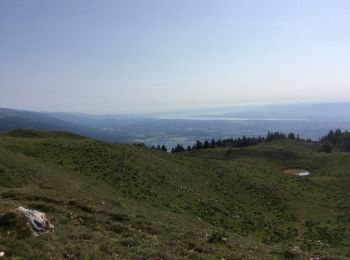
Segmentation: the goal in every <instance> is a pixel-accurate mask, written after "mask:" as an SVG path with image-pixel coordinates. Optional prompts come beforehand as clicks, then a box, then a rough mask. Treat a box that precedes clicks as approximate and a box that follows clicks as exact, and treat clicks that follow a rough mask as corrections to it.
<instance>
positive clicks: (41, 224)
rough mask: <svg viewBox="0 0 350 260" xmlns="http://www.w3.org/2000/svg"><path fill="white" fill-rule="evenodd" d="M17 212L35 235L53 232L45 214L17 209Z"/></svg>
mask: <svg viewBox="0 0 350 260" xmlns="http://www.w3.org/2000/svg"><path fill="white" fill-rule="evenodd" d="M17 212H19V213H20V214H21V215H22V216H23V217H24V218H25V220H26V221H27V223H28V224H29V225H30V226H31V227H32V229H33V231H34V232H36V233H46V232H53V231H54V226H53V225H52V224H51V223H50V221H49V220H48V219H47V218H46V215H45V213H42V212H40V211H36V210H31V209H26V208H23V207H18V208H17Z"/></svg>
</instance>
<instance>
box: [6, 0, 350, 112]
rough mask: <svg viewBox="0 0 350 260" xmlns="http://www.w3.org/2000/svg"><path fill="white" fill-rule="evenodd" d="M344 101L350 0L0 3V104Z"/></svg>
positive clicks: (348, 82)
mask: <svg viewBox="0 0 350 260" xmlns="http://www.w3.org/2000/svg"><path fill="white" fill-rule="evenodd" d="M346 100H350V1H348V0H343V1H340V0H339V1H338V0H323V1H322V0H300V1H298V0H283V1H282V0H276V1H267V0H256V1H253V0H227V1H224V0H211V1H209V0H172V1H170V0H139V1H136V0H135V1H133V0H123V1H117V0H111V1H107V0H98V1H97V0H94V1H88V0H80V1H79V0H57V1H48V0H41V1H37V0H22V1H19V0H1V1H0V107H13V108H22V109H32V110H46V111H81V112H95V113H118V112H135V111H159V110H167V109H174V108H175V109H176V108H185V107H192V106H193V107H196V106H218V105H236V104H254V103H271V102H272V103H274V102H279V103H281V102H301V101H346Z"/></svg>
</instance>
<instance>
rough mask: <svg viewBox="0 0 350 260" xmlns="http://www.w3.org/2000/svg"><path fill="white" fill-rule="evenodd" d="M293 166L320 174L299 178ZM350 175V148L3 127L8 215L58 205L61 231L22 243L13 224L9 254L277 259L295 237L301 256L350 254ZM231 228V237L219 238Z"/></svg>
mask: <svg viewBox="0 0 350 260" xmlns="http://www.w3.org/2000/svg"><path fill="white" fill-rule="evenodd" d="M288 168H303V169H307V170H310V171H311V172H312V175H311V176H309V177H303V178H301V177H294V176H287V175H285V174H283V170H285V169H288ZM349 171H350V154H344V153H334V154H330V155H328V154H321V153H318V152H317V147H314V145H313V144H305V143H297V142H291V141H289V142H288V141H284V142H274V143H270V144H261V145H258V146H255V147H249V148H241V149H231V150H228V149H223V148H222V149H221V148H220V149H211V150H201V151H194V152H189V153H187V152H186V153H181V154H174V155H170V154H167V153H163V152H160V151H155V150H149V149H147V148H142V147H136V146H130V145H122V144H109V143H104V142H99V141H95V140H91V139H86V138H81V137H78V136H74V135H70V134H67V133H48V132H38V131H17V132H12V133H10V134H3V135H1V136H0V196H1V197H0V200H1V201H2V203H3V205H4V206H3V207H1V208H0V213H6V212H8V211H10V210H12V209H14V208H15V207H17V206H19V205H23V206H27V207H31V208H37V209H39V210H42V211H45V212H48V214H49V216H50V218H52V220H53V222H54V224H55V225H56V232H55V234H54V235H47V236H41V237H39V238H35V239H34V238H31V237H29V238H25V239H19V238H18V237H17V238H16V236H18V234H17V235H16V233H15V232H14V231H11V230H10V232H9V233H8V231H9V230H7V229H5V228H2V229H0V251H5V252H6V253H7V255H13V256H21V255H22V256H33V257H38V256H40V257H43V256H47V257H56V258H58V257H61V256H65V257H67V258H69V257H71V258H74V257H77V258H82V257H85V258H88V257H91V258H96V257H111V256H112V257H117V256H118V257H129V258H134V257H135V256H140V255H143V256H145V257H146V258H165V259H168V258H169V259H172V258H184V257H186V258H190V257H192V258H195V259H197V258H201V257H202V258H213V259H217V258H225V259H235V258H239V257H243V258H256V259H261V258H266V259H272V258H280V257H282V256H283V255H285V256H288V255H293V254H294V253H292V251H291V250H289V249H287V247H284V246H277V245H287V246H290V247H293V246H298V247H300V248H301V249H303V251H304V252H305V254H304V255H303V253H300V257H303V256H305V255H307V254H320V255H334V256H337V255H338V256H342V257H346V256H349V254H350V247H349V246H350V245H349V239H348V237H349V226H350V225H349V224H350V218H349V213H350V203H349V202H348V200H347V197H348V195H349V192H348V187H349V184H350V172H349ZM222 229H225V230H226V234H224V235H222V236H223V237H225V238H227V241H226V242H216V243H210V242H208V236H209V237H211V235H212V234H213V233H215V232H221V230H222ZM219 237H220V236H219ZM209 240H210V239H209ZM324 244H327V245H324ZM279 252H281V254H280V253H279Z"/></svg>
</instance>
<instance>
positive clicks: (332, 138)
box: [320, 129, 350, 153]
mask: <svg viewBox="0 0 350 260" xmlns="http://www.w3.org/2000/svg"><path fill="white" fill-rule="evenodd" d="M320 142H321V149H320V151H321V152H325V153H331V152H332V151H333V150H336V151H340V152H350V132H348V131H343V132H342V131H341V130H340V129H337V130H335V131H333V130H331V131H329V132H328V134H327V135H325V136H323V137H321V139H320Z"/></svg>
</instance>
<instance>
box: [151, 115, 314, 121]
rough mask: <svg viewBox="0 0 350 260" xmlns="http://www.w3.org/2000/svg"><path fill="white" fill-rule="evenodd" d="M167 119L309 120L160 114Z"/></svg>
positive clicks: (304, 119)
mask: <svg viewBox="0 0 350 260" xmlns="http://www.w3.org/2000/svg"><path fill="white" fill-rule="evenodd" d="M156 119H166V120H220V121H309V119H307V118H239V117H220V116H159V117H156Z"/></svg>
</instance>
